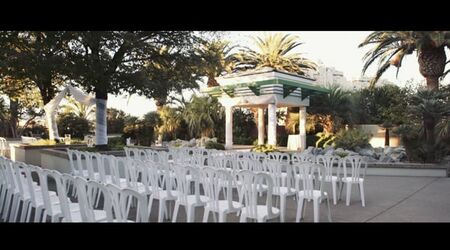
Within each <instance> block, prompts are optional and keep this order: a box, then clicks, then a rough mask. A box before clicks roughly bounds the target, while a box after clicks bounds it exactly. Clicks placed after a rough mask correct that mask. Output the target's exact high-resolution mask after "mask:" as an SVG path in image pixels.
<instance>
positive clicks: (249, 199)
mask: <svg viewBox="0 0 450 250" xmlns="http://www.w3.org/2000/svg"><path fill="white" fill-rule="evenodd" d="M236 177H237V179H238V180H239V181H240V183H241V186H240V187H239V188H238V191H239V197H240V200H243V201H244V203H245V207H244V210H245V213H246V215H247V217H250V218H258V209H257V207H258V205H259V204H258V196H259V193H260V192H261V188H260V187H261V186H262V185H266V186H267V193H266V195H267V199H266V204H264V205H265V206H266V207H267V214H268V216H269V217H271V216H273V212H272V190H273V180H272V177H270V175H268V174H266V173H257V174H255V173H253V172H251V171H248V170H243V171H240V172H239V173H237V174H236Z"/></svg>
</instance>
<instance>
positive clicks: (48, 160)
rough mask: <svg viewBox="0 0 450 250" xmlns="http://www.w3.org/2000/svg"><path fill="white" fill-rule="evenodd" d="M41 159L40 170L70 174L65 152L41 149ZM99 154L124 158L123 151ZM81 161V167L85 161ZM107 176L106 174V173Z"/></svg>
mask: <svg viewBox="0 0 450 250" xmlns="http://www.w3.org/2000/svg"><path fill="white" fill-rule="evenodd" d="M40 153H41V158H40V164H39V165H40V166H41V167H42V168H46V169H53V170H57V171H59V172H60V173H68V174H69V173H70V172H71V169H70V162H69V156H68V155H67V152H66V150H64V149H62V148H59V149H43V150H41V152H40ZM99 153H101V154H109V155H114V156H117V157H125V151H123V150H122V151H105V152H99ZM82 161H83V165H85V164H84V161H85V160H82ZM96 168H97V166H94V170H95V169H96ZM107 174H108V173H107ZM121 175H124V173H121Z"/></svg>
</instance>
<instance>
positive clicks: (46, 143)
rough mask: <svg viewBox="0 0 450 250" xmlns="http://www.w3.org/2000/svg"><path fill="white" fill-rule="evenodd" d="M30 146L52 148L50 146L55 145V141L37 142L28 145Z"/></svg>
mask: <svg viewBox="0 0 450 250" xmlns="http://www.w3.org/2000/svg"><path fill="white" fill-rule="evenodd" d="M30 145H32V146H52V145H56V141H55V140H44V139H42V140H37V141H35V142H32V143H30Z"/></svg>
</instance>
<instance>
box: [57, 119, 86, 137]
mask: <svg viewBox="0 0 450 250" xmlns="http://www.w3.org/2000/svg"><path fill="white" fill-rule="evenodd" d="M57 123H58V131H59V135H60V136H64V135H65V134H70V135H71V137H72V138H79V139H84V136H85V135H87V134H89V130H90V124H89V121H88V120H86V119H84V118H81V117H77V116H75V115H73V114H63V115H61V116H60V117H59V118H58V120H57Z"/></svg>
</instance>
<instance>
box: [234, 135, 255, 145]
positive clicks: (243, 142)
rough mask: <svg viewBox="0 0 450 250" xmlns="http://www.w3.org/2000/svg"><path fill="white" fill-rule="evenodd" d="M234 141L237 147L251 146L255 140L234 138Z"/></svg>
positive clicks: (242, 137) (240, 137) (241, 137)
mask: <svg viewBox="0 0 450 250" xmlns="http://www.w3.org/2000/svg"><path fill="white" fill-rule="evenodd" d="M233 141H234V144H237V145H251V144H252V142H253V138H251V137H244V136H238V137H234V136H233Z"/></svg>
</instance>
